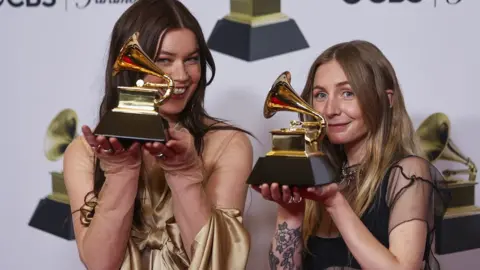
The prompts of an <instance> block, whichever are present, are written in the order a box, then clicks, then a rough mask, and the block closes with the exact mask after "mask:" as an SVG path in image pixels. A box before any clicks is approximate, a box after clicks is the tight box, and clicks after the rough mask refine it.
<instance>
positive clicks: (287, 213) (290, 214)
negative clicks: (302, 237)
mask: <svg viewBox="0 0 480 270" xmlns="http://www.w3.org/2000/svg"><path fill="white" fill-rule="evenodd" d="M304 214H305V207H298V208H297V209H288V208H285V207H283V206H281V205H278V213H277V220H278V221H291V222H295V223H302V222H303V217H304Z"/></svg>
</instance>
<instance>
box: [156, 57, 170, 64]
mask: <svg viewBox="0 0 480 270" xmlns="http://www.w3.org/2000/svg"><path fill="white" fill-rule="evenodd" d="M155 62H157V63H168V62H170V59H168V58H158V59H157V60H156V61H155Z"/></svg>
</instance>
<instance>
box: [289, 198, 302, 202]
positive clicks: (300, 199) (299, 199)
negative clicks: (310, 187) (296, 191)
mask: <svg viewBox="0 0 480 270" xmlns="http://www.w3.org/2000/svg"><path fill="white" fill-rule="evenodd" d="M292 198H293V202H294V203H299V202H301V201H302V200H303V198H302V197H298V201H297V200H295V197H292Z"/></svg>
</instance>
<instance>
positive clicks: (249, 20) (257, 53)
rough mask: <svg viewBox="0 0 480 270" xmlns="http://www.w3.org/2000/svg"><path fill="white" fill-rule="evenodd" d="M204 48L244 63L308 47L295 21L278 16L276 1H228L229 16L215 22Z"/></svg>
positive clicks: (277, 2)
mask: <svg viewBox="0 0 480 270" xmlns="http://www.w3.org/2000/svg"><path fill="white" fill-rule="evenodd" d="M208 46H209V47H210V48H211V49H212V50H214V51H217V52H220V53H224V54H227V55H230V56H233V57H236V58H239V59H243V60H246V61H255V60H259V59H264V58H268V57H272V56H276V55H281V54H285V53H288V52H293V51H297V50H301V49H305V48H308V47H309V45H308V42H307V41H306V39H305V37H304V36H303V34H302V32H301V30H300V28H299V27H298V25H297V23H296V22H295V20H294V19H292V18H290V17H288V16H287V15H285V14H284V13H282V12H281V1H280V0H230V13H229V14H228V15H227V16H225V17H223V18H222V19H220V20H218V21H217V23H216V25H215V27H214V29H213V31H212V33H211V35H210V37H209V39H208Z"/></svg>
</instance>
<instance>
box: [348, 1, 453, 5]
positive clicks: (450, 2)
mask: <svg viewBox="0 0 480 270" xmlns="http://www.w3.org/2000/svg"><path fill="white" fill-rule="evenodd" d="M343 2H345V3H347V4H358V3H360V2H362V3H363V2H370V3H374V4H383V3H390V4H402V3H413V4H417V3H426V2H431V3H432V2H433V6H434V7H436V6H437V5H438V4H440V3H445V4H449V5H456V4H458V3H460V2H462V0H343Z"/></svg>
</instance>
